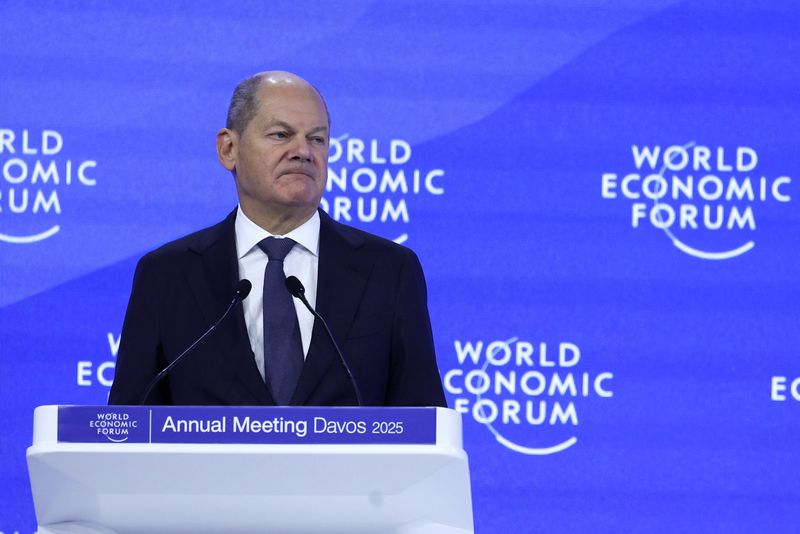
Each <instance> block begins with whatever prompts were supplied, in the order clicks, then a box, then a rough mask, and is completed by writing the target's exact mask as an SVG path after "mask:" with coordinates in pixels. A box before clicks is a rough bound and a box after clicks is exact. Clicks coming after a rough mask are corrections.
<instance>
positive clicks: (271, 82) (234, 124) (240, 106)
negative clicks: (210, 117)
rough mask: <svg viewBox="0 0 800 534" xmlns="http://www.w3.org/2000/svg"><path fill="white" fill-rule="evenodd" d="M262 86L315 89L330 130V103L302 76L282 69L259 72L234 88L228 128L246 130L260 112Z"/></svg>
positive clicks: (229, 107) (237, 130)
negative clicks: (323, 108)
mask: <svg viewBox="0 0 800 534" xmlns="http://www.w3.org/2000/svg"><path fill="white" fill-rule="evenodd" d="M262 87H264V88H266V89H267V91H269V89H268V88H269V87H274V88H276V89H280V88H281V87H297V88H302V87H306V88H308V89H310V90H313V91H314V92H315V93H316V94H317V96H319V99H320V100H321V101H322V105H323V106H324V107H325V114H326V115H327V117H328V128H329V130H328V131H330V123H331V116H330V113H329V112H328V104H327V103H326V102H325V99H324V98H322V94H321V93H320V92H319V91H318V90H317V88H316V87H314V86H313V85H311V84H310V83H308V82H307V81H306V80H304V79H303V78H301V77H300V76H297V75H296V74H292V73H291V72H286V71H280V70H274V71H265V72H259V73H257V74H254V75H252V76H250V77H249V78H247V79H246V80H243V81H242V82H240V83H239V85H237V86H236V89H234V90H233V96H231V103H230V105H229V106H228V118H227V122H226V124H225V127H226V128H229V129H231V130H234V131H236V132H237V133H239V134H241V133H242V132H244V130H245V128H247V125H248V124H249V123H250V121H251V120H252V119H253V117H254V116H255V115H256V113H258V106H259V93H260V89H261V88H262Z"/></svg>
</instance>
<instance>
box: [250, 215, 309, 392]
mask: <svg viewBox="0 0 800 534" xmlns="http://www.w3.org/2000/svg"><path fill="white" fill-rule="evenodd" d="M235 228H236V255H237V257H238V259H239V279H242V278H247V279H248V280H250V282H251V283H252V284H253V289H252V290H251V291H250V295H248V297H247V298H246V299H244V301H243V302H242V305H243V306H244V322H245V324H246V325H247V335H248V337H249V338H250V346H251V347H252V348H253V352H254V353H255V357H256V365H257V366H258V371H259V372H260V373H261V377H262V378H263V377H264V320H263V318H264V307H263V302H262V301H263V299H264V271H265V270H266V268H267V261H268V258H267V254H266V253H265V252H264V251H262V250H261V249H260V248H259V247H258V243H259V242H260V241H261V240H262V239H265V238H267V237H270V236H273V234H271V233H269V232H268V231H266V230H264V229H263V228H261V227H260V226H258V225H257V224H256V223H254V222H253V221H251V220H250V219H248V218H247V215H245V214H244V212H243V211H242V208H241V206H239V209H238V210H237V212H236V226H235ZM274 237H277V238H283V237H288V238H291V239H294V240H295V242H297V244H296V245H295V246H294V248H292V250H291V251H289V254H287V255H286V258H285V259H284V260H283V270H284V272H285V273H286V276H292V275H294V276H296V277H297V278H298V279H299V280H300V281H301V282H302V283H303V286H304V287H305V288H306V298H307V299H308V303H309V304H311V306H312V307H316V303H317V268H318V266H319V213H317V212H314V216H313V217H311V218H310V219H309V220H308V221H306V222H305V223H303V224H302V225H301V226H299V227H298V228H295V229H294V230H292V231H291V232H289V233H288V234H286V235H283V236H280V235H275V236H274ZM293 300H294V309H295V310H296V312H297V321H298V323H299V325H300V339H301V340H302V342H303V357H305V356H306V355H308V347H309V346H310V345H311V331H312V330H313V328H314V316H313V315H311V312H309V311H308V310H307V309H306V307H305V306H304V305H303V303H302V302H300V300H299V299H293Z"/></svg>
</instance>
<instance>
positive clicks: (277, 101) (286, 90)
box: [252, 83, 328, 129]
mask: <svg viewBox="0 0 800 534" xmlns="http://www.w3.org/2000/svg"><path fill="white" fill-rule="evenodd" d="M257 98H258V108H257V112H256V116H255V119H256V120H254V121H252V122H257V123H258V124H256V126H264V125H266V124H269V123H272V122H284V123H287V124H289V125H291V126H293V127H296V128H298V129H311V128H319V127H327V126H328V118H327V113H326V111H325V105H324V104H323V102H322V99H321V98H320V96H319V94H317V91H316V90H314V89H313V88H312V87H310V86H304V85H294V84H292V85H289V84H280V85H276V84H271V83H265V84H263V85H262V86H261V87H260V88H259V90H258V93H257Z"/></svg>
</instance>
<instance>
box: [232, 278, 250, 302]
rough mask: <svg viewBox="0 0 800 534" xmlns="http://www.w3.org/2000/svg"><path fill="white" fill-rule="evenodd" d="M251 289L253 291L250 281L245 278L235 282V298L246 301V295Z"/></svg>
mask: <svg viewBox="0 0 800 534" xmlns="http://www.w3.org/2000/svg"><path fill="white" fill-rule="evenodd" d="M251 289H253V284H251V283H250V280H248V279H247V278H242V279H241V280H239V281H238V282H236V289H235V290H234V292H235V295H236V298H237V299H239V300H244V299H246V298H247V295H249V294H250V290H251Z"/></svg>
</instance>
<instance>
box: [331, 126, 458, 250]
mask: <svg viewBox="0 0 800 534" xmlns="http://www.w3.org/2000/svg"><path fill="white" fill-rule="evenodd" d="M444 175H445V172H444V170H442V169H437V168H432V169H431V168H425V169H423V168H419V167H418V166H417V165H416V164H415V162H414V160H413V154H412V149H411V144H410V143H408V141H405V140H403V139H388V140H379V139H362V138H358V137H354V136H351V135H350V134H344V135H341V136H338V137H335V138H334V137H332V138H331V142H330V153H329V158H328V183H327V186H326V194H325V196H324V198H323V199H322V202H321V206H322V209H324V210H325V211H326V212H327V213H328V214H329V215H330V216H331V217H333V218H334V219H335V220H337V221H341V222H344V223H352V222H354V221H358V222H362V223H381V224H384V225H390V226H392V228H399V227H403V226H404V225H407V224H408V223H409V222H410V221H411V216H412V211H413V207H412V206H410V205H413V203H414V199H415V198H419V197H420V196H422V195H434V196H440V195H443V194H444V186H443V184H442V178H443V177H444ZM382 233H384V234H385V233H386V232H382ZM392 237H393V239H394V241H396V242H398V243H403V242H404V241H406V240H408V237H409V235H408V232H407V231H406V230H397V232H396V235H394V236H392Z"/></svg>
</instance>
